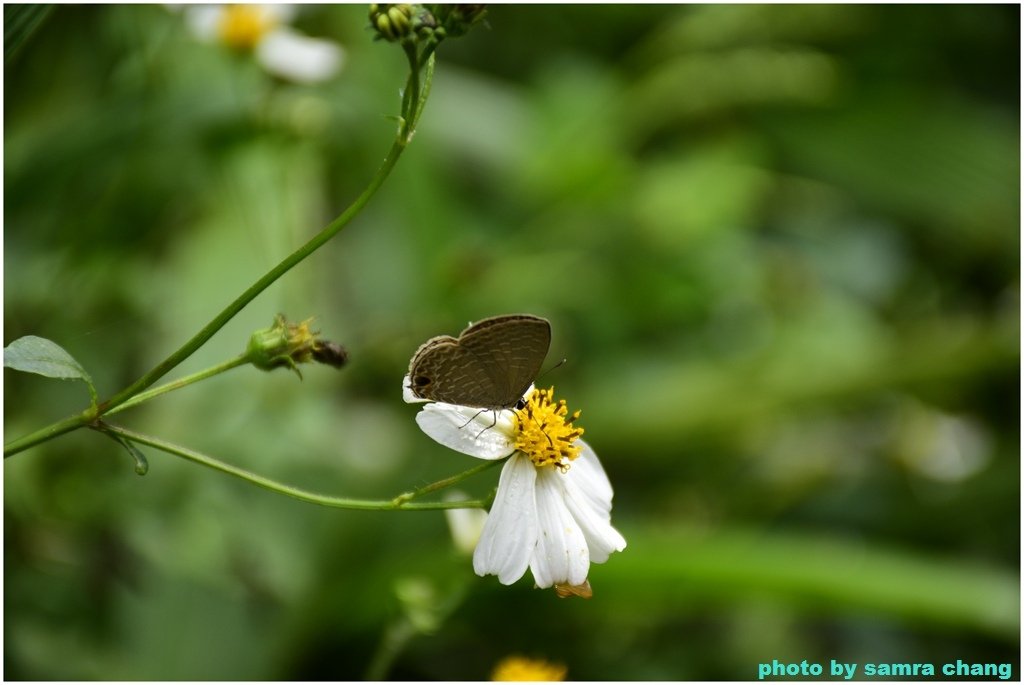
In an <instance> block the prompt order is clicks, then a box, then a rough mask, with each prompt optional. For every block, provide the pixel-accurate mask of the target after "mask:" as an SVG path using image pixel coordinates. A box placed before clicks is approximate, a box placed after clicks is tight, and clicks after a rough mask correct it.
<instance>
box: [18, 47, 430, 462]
mask: <svg viewBox="0 0 1024 685" xmlns="http://www.w3.org/2000/svg"><path fill="white" fill-rule="evenodd" d="M419 65H420V62H419V61H418V60H417V59H416V58H415V55H412V56H410V68H411V69H412V71H411V73H410V74H409V78H408V80H407V84H406V89H407V93H408V100H407V101H404V102H403V112H402V125H401V126H400V127H399V133H398V136H397V137H396V138H395V141H394V142H393V143H392V145H391V149H390V150H389V151H388V153H387V156H386V157H385V158H384V163H383V164H382V165H381V167H380V168H379V169H378V170H377V173H376V174H374V177H373V178H372V179H371V181H370V184H369V185H368V186H367V187H366V189H365V190H363V192H362V193H361V194H360V195H359V197H357V198H356V199H355V200H354V201H353V202H352V204H350V205H349V206H348V207H347V208H346V209H345V211H343V212H342V213H341V214H339V215H338V216H337V217H336V218H335V219H334V220H333V221H331V222H330V223H329V224H327V226H325V227H324V228H323V229H322V230H321V231H320V232H319V233H317V234H316V235H315V236H313V238H311V239H310V240H309V242H307V243H306V244H305V245H303V246H302V247H300V248H299V249H297V250H295V251H294V252H292V253H291V254H290V255H288V256H287V257H285V258H284V259H283V260H282V261H281V263H279V264H278V265H277V266H275V267H274V268H273V269H271V270H270V271H268V272H267V273H266V274H264V275H263V276H262V277H261V278H260V279H259V280H258V281H256V282H255V283H253V284H252V285H251V286H249V288H247V289H246V290H245V292H243V293H242V294H241V295H239V296H238V297H237V298H235V300H234V301H233V302H231V304H229V305H228V306H227V307H225V308H224V309H223V310H222V311H221V312H220V313H219V314H217V316H215V317H214V318H213V320H211V321H210V323H208V324H206V326H204V327H203V328H202V329H201V330H200V331H199V332H198V333H196V334H195V335H194V336H192V337H191V338H190V339H189V340H188V341H187V342H186V343H185V344H184V345H182V346H181V347H179V348H178V349H177V350H175V351H174V352H173V353H171V355H170V356H168V357H167V358H166V359H164V360H163V361H162V362H160V363H159V364H157V365H156V366H155V367H153V368H152V369H150V370H149V371H147V372H146V373H145V374H144V375H143V376H142V377H141V378H139V379H138V380H137V381H135V382H134V383H132V384H131V385H129V386H128V387H126V388H124V389H123V390H121V391H120V392H118V393H116V394H115V395H114V396H113V397H111V398H110V399H108V400H106V401H104V402H102V403H100V404H99V406H97V407H90V408H89V409H87V410H85V411H83V412H81V413H80V414H74V415H72V416H68V417H67V418H64V419H61V420H60V421H56V422H54V423H52V424H50V425H48V426H44V427H43V428H40V429H39V430H37V431H34V432H32V433H29V434H28V435H25V436H22V437H20V438H17V439H15V440H12V441H11V442H9V443H7V444H6V445H4V459H7V458H8V457H11V456H13V455H15V454H17V453H18V452H22V451H24V450H26V449H28V448H29V447H32V446H34V445H38V444H39V443H41V442H45V441H47V440H51V439H53V438H55V437H57V436H59V435H63V434H64V433H68V432H70V431H73V430H75V429H77V428H81V427H82V426H86V425H89V424H92V423H94V422H95V421H96V420H97V419H99V417H101V416H103V415H104V414H109V413H112V412H113V411H114V410H115V409H117V408H118V407H120V406H121V405H124V404H126V403H128V402H129V401H130V400H132V398H134V397H135V396H136V395H139V394H140V393H142V392H143V391H145V390H146V389H147V388H149V387H150V386H151V385H153V384H154V383H156V382H157V381H158V380H160V379H161V378H163V377H164V376H165V375H166V374H167V373H168V372H169V371H171V370H172V369H174V368H175V367H176V366H178V365H179V364H180V363H181V362H183V361H185V359H187V358H188V357H190V356H191V355H192V354H193V353H194V352H195V351H196V350H198V349H199V348H200V347H202V346H203V345H204V344H205V343H206V341H208V340H209V339H210V338H212V337H213V336H214V334H215V333H217V331H219V330H220V329H221V328H223V327H224V325H225V324H227V322H228V321H230V320H231V319H232V318H233V317H234V316H235V315H236V314H238V312H240V311H242V309H243V308H245V306H246V305H248V304H249V303H250V302H252V301H253V300H254V299H255V298H256V296H258V295H259V294H260V293H262V292H263V291H264V290H266V289H267V288H268V287H269V286H270V285H271V284H272V283H274V282H275V281H276V280H277V279H279V278H280V277H281V276H283V275H284V274H285V273H287V272H288V271H289V270H291V269H292V267H294V266H295V265H296V264H298V263H299V262H301V261H302V260H304V259H305V258H306V257H308V256H309V255H311V254H312V253H313V252H315V251H316V250H318V249H319V248H320V247H322V246H323V245H324V243H326V242H327V241H328V240H330V239H331V238H333V237H334V236H335V235H337V234H338V233H339V232H341V230H342V229H343V228H345V226H347V225H348V223H349V222H350V221H352V219H353V218H355V216H356V215H358V214H359V212H360V211H362V209H363V207H365V206H366V204H367V203H368V202H369V201H370V198H372V197H373V196H374V194H375V193H376V192H377V190H379V189H380V187H381V185H383V184H384V181H385V179H387V177H388V175H390V173H391V170H392V169H393V168H394V166H395V164H396V163H397V162H398V158H399V157H401V155H402V152H404V151H405V148H406V146H407V145H408V143H409V141H410V139H411V138H412V132H413V131H414V130H415V127H416V123H417V121H418V119H419V115H420V113H421V112H422V110H423V98H422V97H421V93H420V88H421V83H420V75H419ZM429 66H430V67H431V68H429V69H427V70H426V74H425V81H424V83H423V84H422V87H424V88H425V90H426V92H429V87H430V81H431V79H432V78H433V68H432V67H433V58H431V60H430V64H429ZM406 102H408V103H409V104H406ZM169 389H173V388H169ZM149 397H152V395H148V396H147V397H146V399H148V398H149ZM139 401H144V400H139ZM137 403H138V402H134V401H133V402H132V404H137Z"/></svg>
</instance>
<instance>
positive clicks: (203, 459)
mask: <svg viewBox="0 0 1024 685" xmlns="http://www.w3.org/2000/svg"><path fill="white" fill-rule="evenodd" d="M95 429H96V430H98V431H100V432H103V433H107V434H108V435H115V436H118V437H119V438H121V439H123V440H127V441H129V442H132V443H138V444H140V445H149V446H150V447H155V448H156V449H158V450H161V451H163V452H167V453H168V454H173V455H175V456H178V457H182V458H183V459H187V460H189V461H191V462H195V463H196V464H201V465H203V466H206V467H208V468H211V469H213V470H215V471H220V472H221V473H226V474H228V475H230V476H235V477H236V478H241V479H242V480H244V481H248V482H250V483H252V484H254V485H258V486H260V487H261V488H265V489H267V490H271V491H272V492H276V493H278V494H281V495H287V496H288V497H292V498H294V499H297V500H301V501H303V502H309V503H311V504H319V505H320V506H324V507H335V508H338V509H368V510H379V511H387V510H404V511H423V510H429V509H470V508H472V509H479V508H482V507H483V505H484V502H483V501H482V500H463V501H459V502H410V501H408V500H409V498H407V497H406V498H404V499H403V497H404V496H403V495H399V496H398V497H395V498H394V499H390V500H365V499H354V498H351V497H335V496H333V495H324V494H322V493H318V492H312V491H310V490H304V489H302V488H297V487H294V486H291V485H286V484H284V483H280V482H278V481H276V480H274V479H272V478H267V477H265V476H261V475H259V474H257V473H253V472H252V471H247V470H245V469H242V468H239V467H237V466H232V465H231V464H227V463H225V462H223V461H220V460H219V459H214V458H213V457H211V456H208V455H206V454H203V453H202V452H197V451H195V450H191V449H188V448H187V447H182V446H180V445H175V444H173V443H170V442H167V441H165V440H161V439H159V438H154V437H151V436H148V435H144V434H142V433H137V432H135V431H133V430H129V429H127V428H122V427H120V426H114V425H111V424H109V423H100V424H99V425H97V426H95ZM488 465H490V463H489V464H488ZM480 470H483V469H480V468H479V467H478V468H477V472H478V471H480ZM470 471H473V469H470ZM468 475H472V474H468ZM460 476H462V477H467V474H465V473H464V474H460ZM428 487H430V486H428ZM435 489H436V488H435Z"/></svg>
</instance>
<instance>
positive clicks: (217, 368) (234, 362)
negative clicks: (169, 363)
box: [107, 354, 249, 415]
mask: <svg viewBox="0 0 1024 685" xmlns="http://www.w3.org/2000/svg"><path fill="white" fill-rule="evenodd" d="M248 363H249V356H248V355H245V354H243V355H239V356H237V357H235V358H234V359H228V360H227V361H224V362H221V363H220V364H216V365H214V366H211V367H210V368H208V369H203V370H202V371H197V372H195V373H193V374H191V375H188V376H184V377H182V378H179V379H178V380H176V381H171V382H170V383H164V384H163V385H160V386H157V387H155V388H150V389H149V390H147V391H146V392H140V393H139V394H138V395H135V396H134V397H132V398H131V399H130V400H126V401H125V402H124V403H122V404H119V405H117V406H116V407H114V408H113V409H111V410H110V411H108V412H107V415H110V414H116V413H118V412H119V411H124V410H125V409H128V408H130V407H134V406H135V405H137V404H142V403H143V402H145V401H146V400H151V399H153V398H154V397H158V396H160V395H163V394H164V393H166V392H170V391H172V390H177V389H178V388H184V387H185V386H186V385H192V384H193V383H198V382H199V381H202V380H206V379H207V378H211V377H213V376H216V375H217V374H219V373H224V372H225V371H230V370H231V369H234V368H236V367H239V366H244V365H245V364H248Z"/></svg>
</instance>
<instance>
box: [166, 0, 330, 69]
mask: <svg viewBox="0 0 1024 685" xmlns="http://www.w3.org/2000/svg"><path fill="white" fill-rule="evenodd" d="M184 12H185V21H186V23H187V24H188V26H189V28H190V29H191V31H192V33H193V34H194V35H195V36H196V37H197V38H199V39H200V40H203V41H208V42H219V43H222V44H224V45H226V46H228V47H230V48H232V49H234V50H240V51H247V52H248V51H251V52H252V53H253V54H254V55H255V56H256V59H257V61H259V63H260V64H261V65H263V67H264V68H265V69H266V70H267V71H269V72H270V73H272V74H274V75H275V76H280V77H281V78H284V79H288V80H290V81H296V82H299V83H315V82H318V81H325V80H327V79H329V78H331V77H332V76H334V74H336V73H337V72H338V70H339V69H340V68H341V65H342V64H343V62H344V60H345V51H344V50H343V49H342V47H341V46H340V45H338V44H337V43H333V42H331V41H328V40H322V39H318V38H310V37H309V36H305V35H303V34H301V33H299V32H298V31H296V30H294V29H292V28H291V27H289V26H288V23H289V22H291V21H292V20H293V19H294V18H295V8H294V7H292V6H290V5H189V6H186V7H184Z"/></svg>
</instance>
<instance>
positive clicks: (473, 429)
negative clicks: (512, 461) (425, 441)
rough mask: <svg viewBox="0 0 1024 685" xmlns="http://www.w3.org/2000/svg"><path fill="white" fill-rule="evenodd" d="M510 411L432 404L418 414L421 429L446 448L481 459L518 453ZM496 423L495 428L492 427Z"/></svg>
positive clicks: (498, 457) (441, 403)
mask: <svg viewBox="0 0 1024 685" xmlns="http://www.w3.org/2000/svg"><path fill="white" fill-rule="evenodd" d="M506 413H508V414H510V413H511V412H497V413H495V412H492V411H490V410H489V409H485V410H483V411H481V410H479V409H473V408H471V407H460V406H458V405H455V404H446V403H444V402H432V403H430V404H428V405H427V406H425V407H423V409H421V410H420V412H419V413H418V414H416V423H417V424H419V427H420V429H421V430H422V431H423V432H424V433H426V434H427V435H429V436H430V437H432V438H433V439H434V440H436V441H437V442H439V443H441V444H442V445H444V446H445V447H449V448H451V449H453V450H455V451H456V452H462V453H463V454H468V455H469V456H471V457H477V458H478V459H503V458H505V457H507V456H508V455H510V454H512V452H514V451H515V448H516V447H515V441H514V440H513V439H512V438H511V437H510V435H511V433H512V421H511V419H510V418H509V416H506V415H505V414H506ZM492 422H493V425H492Z"/></svg>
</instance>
